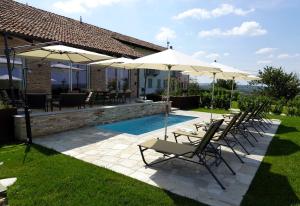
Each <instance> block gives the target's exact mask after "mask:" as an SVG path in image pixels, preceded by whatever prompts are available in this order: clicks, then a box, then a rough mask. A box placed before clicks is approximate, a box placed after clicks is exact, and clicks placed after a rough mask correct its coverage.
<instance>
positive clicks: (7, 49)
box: [3, 33, 15, 106]
mask: <svg viewBox="0 0 300 206" xmlns="http://www.w3.org/2000/svg"><path fill="white" fill-rule="evenodd" d="M3 37H4V46H5V49H4V53H5V56H6V64H7V71H8V84H9V90H10V95H11V100H12V105H13V106H15V93H14V85H13V79H12V68H11V64H10V49H9V48H8V40H7V39H8V35H7V33H4V34H3Z"/></svg>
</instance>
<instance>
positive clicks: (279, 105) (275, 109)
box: [271, 100, 285, 114]
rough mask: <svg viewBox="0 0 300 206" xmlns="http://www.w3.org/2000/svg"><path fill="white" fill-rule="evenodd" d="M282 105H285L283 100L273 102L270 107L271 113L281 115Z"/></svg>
mask: <svg viewBox="0 0 300 206" xmlns="http://www.w3.org/2000/svg"><path fill="white" fill-rule="evenodd" d="M284 105H285V102H284V100H278V101H275V103H273V105H272V107H271V112H273V113H274V114H281V113H282V111H283V107H284Z"/></svg>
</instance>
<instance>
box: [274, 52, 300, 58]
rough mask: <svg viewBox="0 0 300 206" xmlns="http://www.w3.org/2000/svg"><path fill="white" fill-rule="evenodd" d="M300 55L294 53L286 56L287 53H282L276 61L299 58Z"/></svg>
mask: <svg viewBox="0 0 300 206" xmlns="http://www.w3.org/2000/svg"><path fill="white" fill-rule="evenodd" d="M299 56H300V54H299V53H296V54H288V53H282V54H279V55H278V56H277V58H278V59H289V58H295V57H299Z"/></svg>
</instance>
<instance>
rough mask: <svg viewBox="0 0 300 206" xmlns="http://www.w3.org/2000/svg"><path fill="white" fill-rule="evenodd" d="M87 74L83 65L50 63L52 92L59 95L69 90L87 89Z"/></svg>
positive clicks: (85, 66)
mask: <svg viewBox="0 0 300 206" xmlns="http://www.w3.org/2000/svg"><path fill="white" fill-rule="evenodd" d="M70 71H72V72H70ZM87 73H88V71H87V65H85V64H70V63H68V62H51V83H52V92H53V93H54V94H59V93H61V92H67V91H69V90H82V89H86V88H88V79H87V78H88V77H87Z"/></svg>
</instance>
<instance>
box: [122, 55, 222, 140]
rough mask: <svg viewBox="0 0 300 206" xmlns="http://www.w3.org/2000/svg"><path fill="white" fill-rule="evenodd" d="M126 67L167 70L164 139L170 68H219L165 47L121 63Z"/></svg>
mask: <svg viewBox="0 0 300 206" xmlns="http://www.w3.org/2000/svg"><path fill="white" fill-rule="evenodd" d="M123 65H124V66H125V67H126V68H127V69H154V70H164V71H168V87H167V101H166V116H165V139H166V138H167V128H168V127H167V126H168V106H169V96H170V76H171V70H175V71H191V72H195V71H207V72H209V71H210V72H219V69H216V68H214V67H213V66H212V65H211V64H208V63H205V62H202V61H199V60H196V59H194V58H192V57H190V56H188V55H186V54H183V53H181V52H178V51H175V50H172V49H167V50H164V51H162V52H158V53H155V54H151V55H148V56H145V57H141V58H139V59H135V60H133V61H132V62H130V63H124V64H123Z"/></svg>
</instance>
